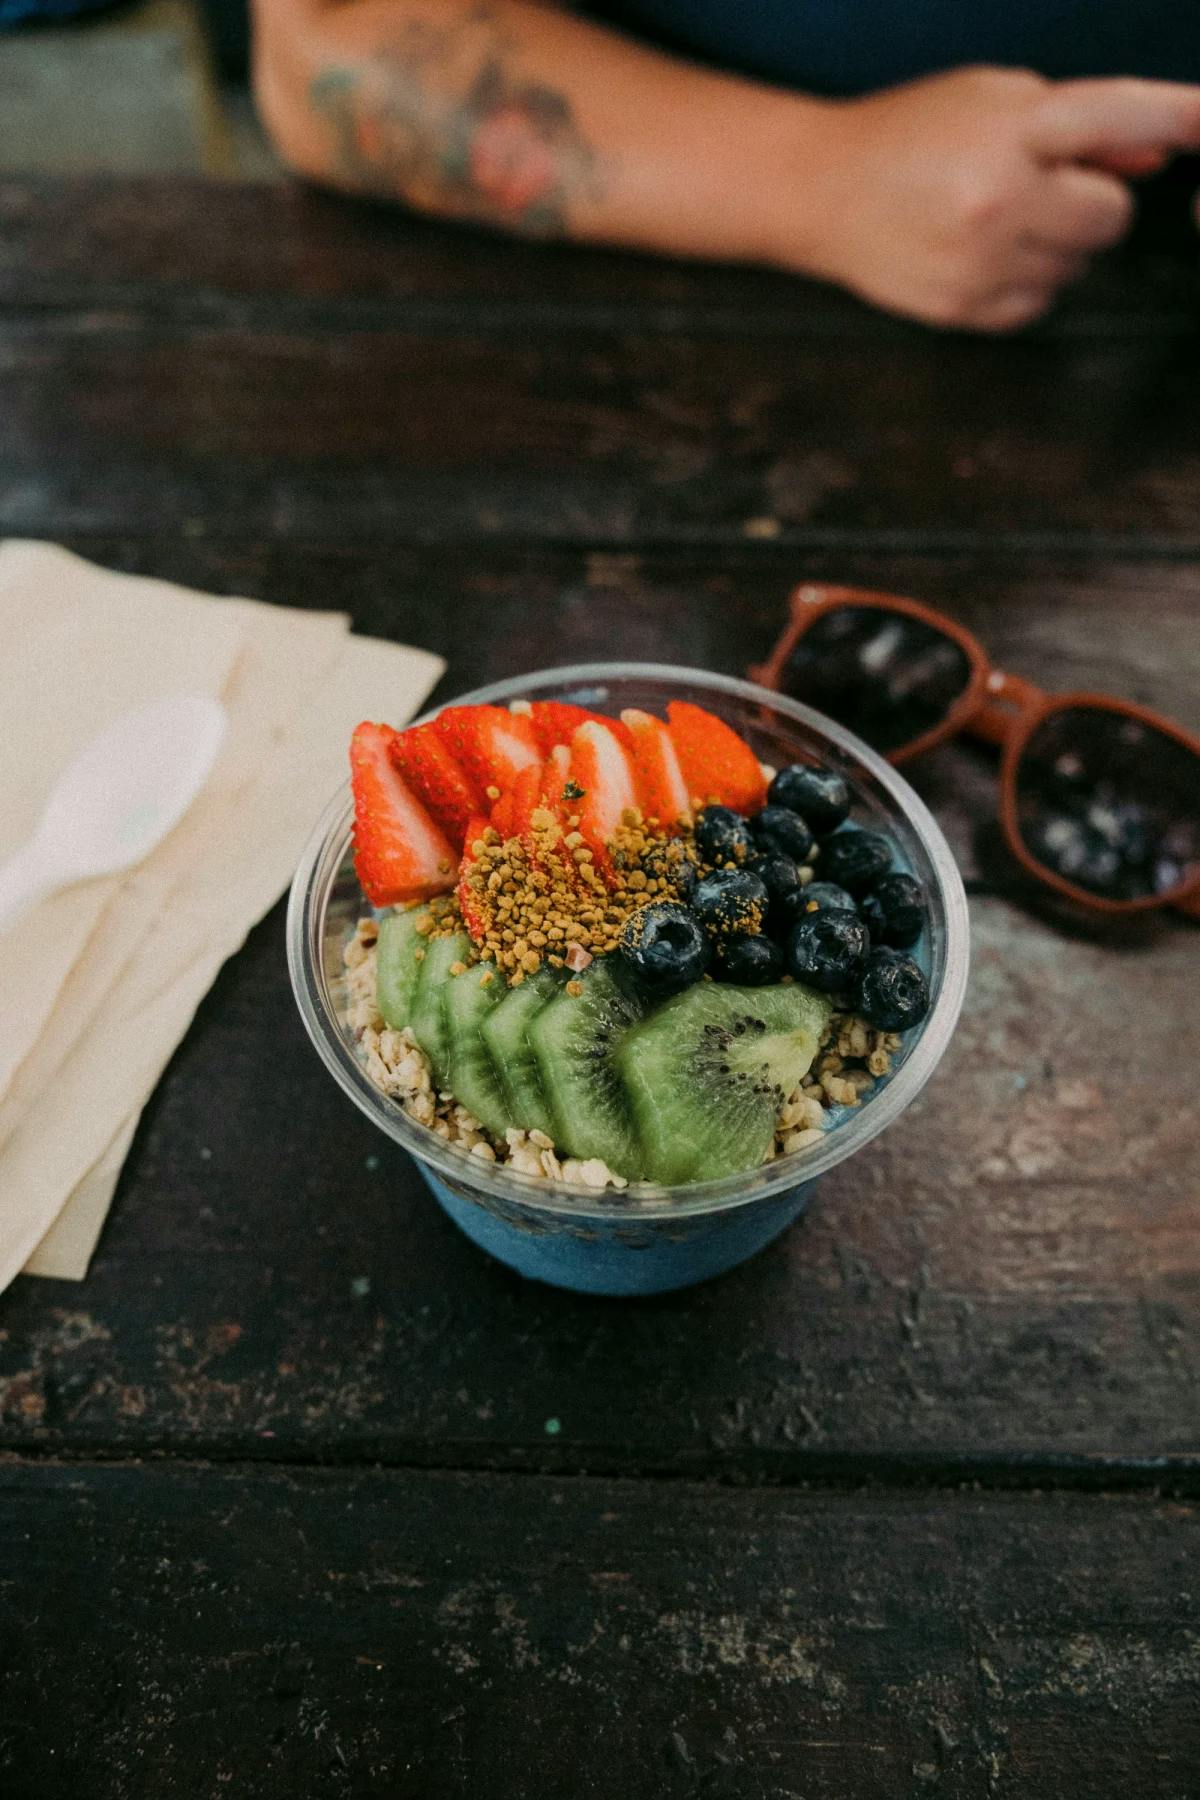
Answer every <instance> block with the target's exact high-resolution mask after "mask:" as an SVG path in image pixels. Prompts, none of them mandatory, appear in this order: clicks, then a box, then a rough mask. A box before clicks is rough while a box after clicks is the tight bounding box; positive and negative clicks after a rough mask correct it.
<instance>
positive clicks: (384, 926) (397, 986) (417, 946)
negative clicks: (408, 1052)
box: [375, 906, 425, 1031]
mask: <svg viewBox="0 0 1200 1800" xmlns="http://www.w3.org/2000/svg"><path fill="white" fill-rule="evenodd" d="M423 910H424V909H423V908H422V907H420V906H414V907H411V908H409V910H408V911H406V912H390V913H385V914H384V915H383V918H382V919H380V921H379V948H378V951H377V958H378V960H377V961H376V964H375V1004H376V1005H377V1006H378V1008H379V1010H380V1012H381V1013H382V1014H383V1016H384V1018H385V1020H386V1021H387V1023H388V1024H389V1025H390V1026H391V1027H392V1029H393V1030H394V1031H403V1030H404V1027H405V1026H406V1025H407V1024H409V1023H410V1022H411V1020H412V1011H413V1002H414V1000H415V999H416V996H417V983H418V981H419V980H420V978H421V963H422V961H423V958H422V957H419V956H418V955H417V954H416V953H417V951H418V950H422V951H423V950H424V948H425V939H424V938H423V937H422V935H421V933H420V932H419V931H418V930H417V920H418V919H419V918H420V916H421V913H422V911H423Z"/></svg>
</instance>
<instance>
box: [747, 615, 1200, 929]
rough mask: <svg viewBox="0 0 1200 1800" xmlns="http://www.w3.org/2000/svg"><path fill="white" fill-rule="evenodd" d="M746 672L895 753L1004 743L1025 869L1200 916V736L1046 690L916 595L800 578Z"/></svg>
mask: <svg viewBox="0 0 1200 1800" xmlns="http://www.w3.org/2000/svg"><path fill="white" fill-rule="evenodd" d="M790 615H791V616H790V622H789V624H788V625H787V628H786V629H785V630H784V632H783V634H782V636H781V637H780V639H779V641H778V643H777V644H776V645H775V647H774V649H773V650H772V651H771V654H770V656H769V657H768V658H767V660H766V662H765V663H763V664H761V665H760V666H759V667H756V668H752V669H751V670H750V675H751V677H752V679H753V680H755V681H757V682H759V684H760V685H761V686H763V687H766V688H770V689H771V690H772V691H773V692H775V693H783V694H790V695H791V696H792V697H793V698H794V699H797V700H802V701H805V702H807V703H808V704H809V705H810V706H813V707H816V708H817V710H818V711H820V712H825V713H829V714H830V715H831V716H832V717H833V718H836V719H837V720H839V721H840V722H841V723H842V724H844V725H848V726H849V727H850V729H851V730H852V731H855V732H857V733H858V735H859V737H861V738H865V740H866V741H867V743H868V744H871V745H872V746H873V747H874V748H875V749H876V750H878V751H879V752H880V753H881V755H883V756H886V757H887V759H888V761H889V762H893V763H906V762H908V761H910V760H911V758H912V757H914V756H919V755H920V754H921V752H922V751H923V750H931V749H932V748H933V747H934V745H935V744H940V743H943V742H944V741H945V740H946V739H947V738H950V737H953V736H954V735H955V733H956V732H960V731H965V732H967V733H969V734H970V736H972V737H976V738H980V739H982V740H983V741H984V742H985V743H989V744H995V745H997V746H999V747H1000V749H1001V750H1002V751H1003V762H1002V765H1001V770H1000V819H1001V824H1002V825H1003V828H1004V835H1005V838H1006V840H1007V842H1008V847H1009V849H1010V850H1011V851H1012V853H1013V855H1014V856H1015V857H1016V858H1017V861H1018V862H1019V863H1021V865H1022V866H1023V867H1024V868H1025V869H1026V870H1027V871H1028V872H1029V873H1030V874H1031V875H1034V876H1036V877H1037V878H1038V879H1039V880H1040V881H1043V882H1045V883H1046V884H1047V885H1048V886H1050V887H1052V888H1054V889H1056V890H1057V891H1058V892H1059V893H1060V894H1065V895H1067V896H1068V897H1069V898H1070V899H1072V900H1074V901H1076V902H1077V903H1078V904H1079V905H1081V906H1085V907H1088V908H1090V909H1091V910H1092V911H1094V912H1104V913H1132V912H1142V911H1145V910H1146V909H1147V908H1149V907H1155V906H1174V907H1177V908H1178V909H1179V910H1180V911H1181V912H1184V913H1187V914H1189V915H1190V916H1192V917H1194V918H1200V738H1197V737H1194V736H1193V735H1192V734H1191V733H1190V732H1187V731H1184V729H1183V728H1182V726H1180V725H1176V724H1175V723H1174V722H1173V721H1172V720H1171V719H1166V718H1163V717H1162V715H1161V714H1160V713H1155V712H1151V711H1149V709H1148V708H1147V707H1144V706H1135V705H1133V704H1132V703H1131V702H1130V701H1125V700H1116V699H1113V698H1112V697H1110V696H1109V695H1107V694H1046V693H1043V692H1042V690H1041V689H1040V688H1037V687H1035V686H1034V685H1033V683H1032V682H1030V681H1024V680H1022V679H1021V678H1020V677H1019V676H1016V675H1005V674H1002V673H1001V671H1000V670H999V669H994V668H993V667H992V665H991V663H990V661H989V659H988V656H987V654H986V652H985V651H984V648H983V646H982V644H980V643H979V642H978V640H977V639H976V638H974V637H972V636H971V634H970V632H968V631H964V630H963V628H962V626H961V625H958V624H957V623H956V622H955V621H954V620H953V619H950V618H947V617H946V615H945V614H944V613H940V612H938V611H937V610H936V609H935V608H934V607H931V606H922V605H921V603H920V602H919V601H916V600H901V599H898V598H897V597H896V596H895V595H894V594H875V593H869V592H867V591H866V590H865V589H862V588H846V587H827V586H824V585H817V584H812V583H805V584H803V585H802V586H800V587H798V588H796V589H795V590H794V592H793V594H792V596H791V600H790Z"/></svg>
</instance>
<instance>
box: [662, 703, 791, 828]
mask: <svg viewBox="0 0 1200 1800" xmlns="http://www.w3.org/2000/svg"><path fill="white" fill-rule="evenodd" d="M667 718H668V720H669V721H670V732H671V741H672V743H673V744H674V746H675V751H676V754H677V755H678V757H679V766H680V768H681V769H682V770H683V779H684V781H685V782H686V783H687V790H688V794H689V796H690V797H691V798H692V799H695V800H699V801H701V803H703V804H706V803H707V802H709V801H711V800H716V801H718V802H719V803H720V804H721V805H722V806H731V807H733V809H734V811H735V812H740V813H756V812H758V810H759V808H760V807H761V806H762V805H763V804H764V803H765V801H766V797H767V784H766V782H765V781H764V779H763V772H762V770H761V769H760V768H759V766H758V758H757V757H756V756H755V754H754V752H753V750H752V749H751V748H750V746H749V744H748V743H746V741H745V739H744V738H740V737H739V736H738V734H737V732H736V731H733V730H731V728H730V727H729V726H728V725H726V724H725V722H724V720H723V719H718V718H717V717H716V716H715V715H714V714H713V713H710V712H705V710H704V708H703V707H702V706H692V705H691V704H690V702H688V701H687V700H672V701H671V702H670V703H669V704H668V706H667Z"/></svg>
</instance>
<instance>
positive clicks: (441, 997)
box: [381, 931, 471, 1089]
mask: <svg viewBox="0 0 1200 1800" xmlns="http://www.w3.org/2000/svg"><path fill="white" fill-rule="evenodd" d="M470 954H471V940H470V938H469V937H468V936H467V934H466V932H465V931H456V932H455V933H454V935H453V936H452V937H435V938H426V940H425V955H424V958H423V959H422V962H421V973H420V977H419V978H418V981H417V991H416V993H415V994H414V996H413V1004H412V1008H411V1010H410V1013H409V1019H408V1025H409V1029H410V1030H411V1032H412V1034H413V1036H414V1037H415V1038H416V1040H417V1043H418V1044H419V1045H420V1047H421V1049H422V1050H423V1051H424V1052H425V1054H426V1056H427V1057H428V1058H429V1066H430V1069H431V1070H432V1072H433V1083H434V1086H435V1087H436V1088H438V1089H443V1088H448V1087H449V1086H450V1033H449V1031H448V1029H447V1025H446V1005H445V999H446V997H445V994H444V992H443V989H444V988H445V986H446V983H447V982H448V981H453V980H454V977H453V975H451V973H450V970H451V968H452V966H453V965H454V964H455V963H456V962H461V963H465V962H466V960H467V958H468V957H469V956H470ZM381 1010H382V1009H381Z"/></svg>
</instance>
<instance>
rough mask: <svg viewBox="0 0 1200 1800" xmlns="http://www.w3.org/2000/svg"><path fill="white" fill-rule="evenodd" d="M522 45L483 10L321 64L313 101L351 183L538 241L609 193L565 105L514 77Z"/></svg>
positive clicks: (562, 230)
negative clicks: (350, 61)
mask: <svg viewBox="0 0 1200 1800" xmlns="http://www.w3.org/2000/svg"><path fill="white" fill-rule="evenodd" d="M514 54H515V46H514V45H513V43H512V42H511V41H510V40H509V38H508V36H507V34H506V33H505V32H503V31H502V30H501V29H500V27H499V26H498V25H497V23H496V21H495V19H494V18H493V16H492V14H491V12H490V11H489V10H488V9H487V8H486V7H480V8H478V9H476V10H473V11H471V12H470V13H466V14H464V15H463V16H462V17H461V19H459V20H458V21H456V22H453V23H448V24H447V23H435V22H433V21H422V22H419V23H414V24H411V25H409V26H408V27H407V29H406V30H405V31H404V32H403V33H402V34H401V36H400V37H399V38H398V39H397V40H396V41H395V43H394V44H393V45H392V46H390V47H389V48H388V49H387V50H386V51H380V52H377V53H376V54H374V55H373V56H371V57H370V58H369V59H367V60H365V61H364V62H362V63H360V64H358V65H356V66H343V67H338V68H330V69H326V70H323V71H322V72H321V73H320V74H319V75H318V76H317V77H316V79H315V80H314V81H313V82H312V84H311V87H310V90H309V97H310V100H311V103H312V105H313V107H314V108H315V109H316V110H317V111H318V112H319V113H320V114H321V115H322V116H323V117H324V118H325V119H326V120H327V121H328V122H329V125H330V126H331V127H332V130H333V133H334V138H335V145H334V149H335V156H336V163H337V170H338V173H339V175H340V176H341V178H342V179H343V180H344V181H345V182H346V183H347V185H349V186H353V187H356V188H362V189H366V190H367V191H369V192H371V193H376V194H385V195H389V196H394V197H398V198H402V199H405V200H408V201H410V202H411V203H412V204H414V205H417V206H425V207H428V208H429V209H430V210H432V211H436V212H450V213H453V214H455V215H456V216H458V217H460V218H470V219H478V220H480V221H482V222H486V223H488V224H493V225H502V226H504V227H505V228H507V229H508V230H510V231H514V230H515V231H522V232H525V233H527V234H529V235H530V236H534V237H561V236H565V235H568V234H569V233H570V230H571V219H572V213H573V211H574V209H575V208H576V207H577V206H578V205H579V204H580V202H589V201H595V200H597V199H599V198H600V196H601V193H602V190H603V181H602V171H601V165H600V160H599V158H598V157H597V156H596V154H595V152H594V151H593V150H592V149H591V148H590V147H589V145H588V144H587V142H586V140H585V139H584V137H583V135H582V133H581V131H580V129H579V126H578V124H577V122H576V120H575V116H574V113H573V111H572V108H571V105H570V103H569V101H568V100H566V99H565V98H564V97H563V95H561V94H559V93H556V92H554V90H553V89H551V88H548V87H544V86H542V85H540V84H538V83H536V82H529V81H525V80H522V79H521V78H520V77H518V76H516V75H514V73H513V68H512V64H513V60H514Z"/></svg>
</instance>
